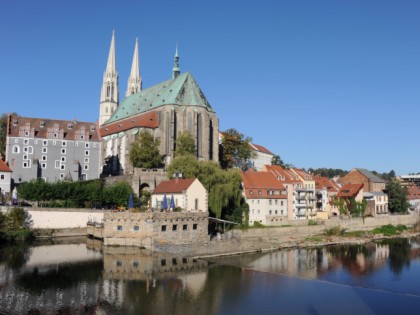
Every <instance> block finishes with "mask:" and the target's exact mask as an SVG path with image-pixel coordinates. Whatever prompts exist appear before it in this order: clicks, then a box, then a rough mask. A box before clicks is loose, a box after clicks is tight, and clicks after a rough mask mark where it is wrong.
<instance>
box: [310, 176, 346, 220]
mask: <svg viewBox="0 0 420 315" xmlns="http://www.w3.org/2000/svg"><path fill="white" fill-rule="evenodd" d="M313 179H314V181H315V196H316V204H315V206H316V213H317V218H320V219H328V218H330V217H331V216H337V215H339V214H340V212H339V210H338V207H337V205H336V204H335V203H334V199H335V197H336V196H337V193H338V191H339V189H340V186H339V185H338V184H337V183H336V182H335V181H333V180H331V179H329V178H327V177H322V176H315V175H314V176H313Z"/></svg>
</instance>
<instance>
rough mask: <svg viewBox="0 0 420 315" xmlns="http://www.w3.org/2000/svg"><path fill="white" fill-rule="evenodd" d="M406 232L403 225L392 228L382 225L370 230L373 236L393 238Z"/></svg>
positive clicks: (391, 226) (390, 225)
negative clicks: (379, 235) (381, 235)
mask: <svg viewBox="0 0 420 315" xmlns="http://www.w3.org/2000/svg"><path fill="white" fill-rule="evenodd" d="M405 230H407V227H406V226H405V225H401V224H400V225H398V226H393V225H392V224H388V225H383V226H381V227H377V228H375V229H373V230H372V233H373V234H383V235H384V236H393V235H397V234H400V233H401V232H402V231H405Z"/></svg>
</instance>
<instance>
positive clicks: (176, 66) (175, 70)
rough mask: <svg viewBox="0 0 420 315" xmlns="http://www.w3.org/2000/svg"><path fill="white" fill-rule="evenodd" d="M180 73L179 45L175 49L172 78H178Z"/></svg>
mask: <svg viewBox="0 0 420 315" xmlns="http://www.w3.org/2000/svg"><path fill="white" fill-rule="evenodd" d="M179 74H180V71H179V56H178V45H176V49H175V58H174V67H173V68H172V79H176V78H177V77H178V76H179Z"/></svg>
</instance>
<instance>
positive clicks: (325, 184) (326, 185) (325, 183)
mask: <svg viewBox="0 0 420 315" xmlns="http://www.w3.org/2000/svg"><path fill="white" fill-rule="evenodd" d="M313 179H314V181H315V188H316V189H327V191H328V192H338V190H339V189H340V187H339V186H338V185H337V184H336V183H335V182H334V181H332V180H331V179H329V178H327V177H323V176H313Z"/></svg>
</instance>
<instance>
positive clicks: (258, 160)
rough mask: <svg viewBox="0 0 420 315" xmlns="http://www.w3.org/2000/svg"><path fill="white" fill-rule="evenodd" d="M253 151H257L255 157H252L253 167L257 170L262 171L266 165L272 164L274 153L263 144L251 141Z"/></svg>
mask: <svg viewBox="0 0 420 315" xmlns="http://www.w3.org/2000/svg"><path fill="white" fill-rule="evenodd" d="M249 145H250V146H251V149H252V151H253V152H254V153H255V157H254V158H253V159H251V163H252V166H253V168H254V169H255V170H256V171H262V170H263V169H264V165H270V164H271V161H272V159H273V156H274V154H273V153H271V152H270V151H269V150H268V149H266V148H265V147H263V146H262V145H259V144H255V143H250V144H249Z"/></svg>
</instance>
